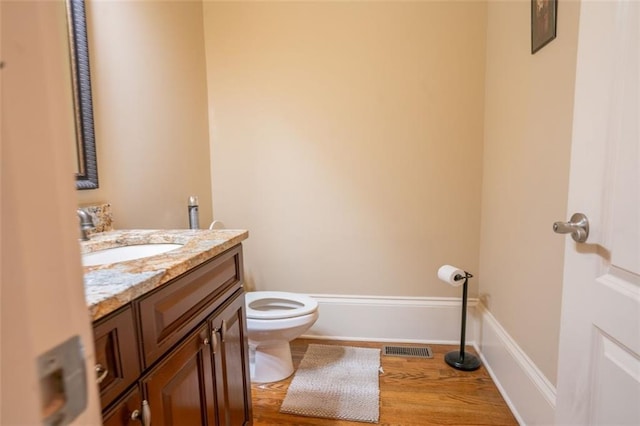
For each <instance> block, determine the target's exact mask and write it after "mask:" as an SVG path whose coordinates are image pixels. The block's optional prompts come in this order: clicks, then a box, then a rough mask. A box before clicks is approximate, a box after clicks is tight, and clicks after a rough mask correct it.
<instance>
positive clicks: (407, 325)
mask: <svg viewBox="0 0 640 426" xmlns="http://www.w3.org/2000/svg"><path fill="white" fill-rule="evenodd" d="M310 296H311V297H313V298H314V299H315V300H317V301H318V304H319V310H320V316H319V318H318V321H317V322H316V323H315V324H314V325H313V327H312V328H311V329H310V330H309V331H308V332H307V333H306V334H305V335H304V336H302V337H306V338H316V339H334V340H354V341H379V342H408V343H411V342H413V343H432V344H459V343H460V327H461V302H460V298H448V297H385V296H354V295H328V294H311V295H310ZM466 330H467V331H466V339H465V341H466V343H467V344H469V345H473V346H474V347H475V349H476V350H477V351H478V353H479V354H480V358H481V359H482V362H483V364H484V366H485V367H486V368H487V371H488V372H489V374H490V375H491V377H492V379H493V381H494V382H495V384H496V386H497V387H498V389H499V391H500V393H501V394H502V396H503V398H504V399H505V401H506V402H507V404H508V405H509V408H511V411H512V412H513V414H514V416H515V417H516V419H517V420H518V422H519V423H520V424H523V425H527V424H530V425H548V424H553V423H554V416H555V404H556V402H555V400H556V390H555V387H554V386H553V385H552V384H551V383H550V382H549V381H548V380H547V378H546V377H545V376H544V374H542V372H541V371H540V370H539V369H538V368H537V366H536V365H535V364H534V363H533V361H531V359H530V358H529V357H528V356H527V355H526V353H525V352H524V351H523V350H522V349H521V348H520V347H519V346H518V345H517V344H516V342H515V341H514V340H513V339H512V338H511V336H509V334H508V333H507V332H506V331H505V330H504V328H503V327H502V326H501V325H500V323H499V322H498V321H497V320H496V319H495V318H494V317H493V315H491V313H490V312H489V311H488V310H487V309H486V308H485V307H484V306H483V305H482V303H479V301H478V300H477V299H472V298H470V299H469V300H468V303H467V326H466Z"/></svg>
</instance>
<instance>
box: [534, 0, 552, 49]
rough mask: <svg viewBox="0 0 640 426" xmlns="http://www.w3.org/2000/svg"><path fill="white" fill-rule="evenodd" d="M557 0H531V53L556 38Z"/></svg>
mask: <svg viewBox="0 0 640 426" xmlns="http://www.w3.org/2000/svg"><path fill="white" fill-rule="evenodd" d="M557 16H558V0H531V54H532V55H533V54H534V53H536V52H537V51H538V50H540V49H542V48H543V47H544V46H546V45H547V44H549V42H551V40H553V39H554V38H556V27H557V20H558V19H557Z"/></svg>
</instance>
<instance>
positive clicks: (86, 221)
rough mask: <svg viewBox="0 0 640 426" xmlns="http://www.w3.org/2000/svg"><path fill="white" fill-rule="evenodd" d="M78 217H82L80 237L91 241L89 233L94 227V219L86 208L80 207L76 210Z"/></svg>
mask: <svg viewBox="0 0 640 426" xmlns="http://www.w3.org/2000/svg"><path fill="white" fill-rule="evenodd" d="M76 213H77V215H78V217H79V218H80V239H81V240H82V241H89V233H88V231H90V230H91V229H93V227H94V225H93V219H92V218H91V215H90V214H89V213H87V212H86V211H85V210H82V209H78V210H76Z"/></svg>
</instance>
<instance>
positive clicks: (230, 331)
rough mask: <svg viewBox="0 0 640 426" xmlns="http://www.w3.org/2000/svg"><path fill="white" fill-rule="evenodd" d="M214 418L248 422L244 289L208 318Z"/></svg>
mask: <svg viewBox="0 0 640 426" xmlns="http://www.w3.org/2000/svg"><path fill="white" fill-rule="evenodd" d="M210 327H211V330H212V341H213V361H214V369H215V381H216V393H217V395H218V417H219V419H220V424H221V425H226V426H238V425H245V424H252V413H251V381H250V378H249V349H248V346H247V322H246V318H245V307H244V292H243V291H241V292H240V293H237V296H236V297H234V298H232V299H231V302H229V303H228V304H226V305H225V306H224V307H222V309H221V310H220V311H218V312H217V313H215V314H214V316H213V317H212V318H211V319H210Z"/></svg>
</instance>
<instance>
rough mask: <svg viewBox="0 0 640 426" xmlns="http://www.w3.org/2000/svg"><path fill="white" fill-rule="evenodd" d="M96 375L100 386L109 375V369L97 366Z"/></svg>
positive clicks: (100, 365)
mask: <svg viewBox="0 0 640 426" xmlns="http://www.w3.org/2000/svg"><path fill="white" fill-rule="evenodd" d="M96 374H97V375H98V377H97V378H96V381H97V382H98V384H100V383H102V382H103V380H104V379H106V378H107V376H108V375H109V369H108V368H104V366H103V365H102V364H96Z"/></svg>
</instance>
